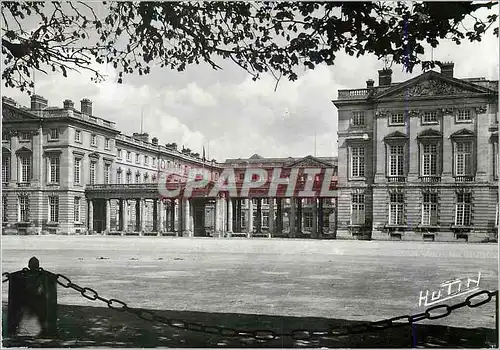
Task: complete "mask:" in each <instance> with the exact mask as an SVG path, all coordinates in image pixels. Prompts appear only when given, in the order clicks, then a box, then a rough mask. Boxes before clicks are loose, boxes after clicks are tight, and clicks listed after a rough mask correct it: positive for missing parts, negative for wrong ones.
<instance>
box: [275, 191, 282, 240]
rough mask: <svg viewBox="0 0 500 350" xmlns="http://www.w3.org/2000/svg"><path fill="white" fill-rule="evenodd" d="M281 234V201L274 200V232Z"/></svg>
mask: <svg viewBox="0 0 500 350" xmlns="http://www.w3.org/2000/svg"><path fill="white" fill-rule="evenodd" d="M282 232H283V200H282V199H281V198H276V232H275V233H279V234H280V235H281V233H282Z"/></svg>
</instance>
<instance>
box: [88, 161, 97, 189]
mask: <svg viewBox="0 0 500 350" xmlns="http://www.w3.org/2000/svg"><path fill="white" fill-rule="evenodd" d="M89 180H90V184H91V185H93V184H95V182H96V162H90V179H89Z"/></svg>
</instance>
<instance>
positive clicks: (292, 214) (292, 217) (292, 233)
mask: <svg viewBox="0 0 500 350" xmlns="http://www.w3.org/2000/svg"><path fill="white" fill-rule="evenodd" d="M295 209H296V208H295V198H290V233H289V234H288V236H289V237H295V232H296V230H295V229H296V225H297V217H296V213H295Z"/></svg>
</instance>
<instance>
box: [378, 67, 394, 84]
mask: <svg viewBox="0 0 500 350" xmlns="http://www.w3.org/2000/svg"><path fill="white" fill-rule="evenodd" d="M391 82H392V69H390V68H384V69H380V70H379V71H378V86H387V85H391Z"/></svg>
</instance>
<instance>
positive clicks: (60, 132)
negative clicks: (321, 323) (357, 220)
mask: <svg viewBox="0 0 500 350" xmlns="http://www.w3.org/2000/svg"><path fill="white" fill-rule="evenodd" d="M2 102H3V103H2V190H3V191H2V223H3V233H4V234H22V235H24V234H88V233H94V232H95V233H104V234H120V235H129V234H130V235H142V234H164V235H168V234H170V235H185V236H207V235H218V236H219V235H225V236H229V235H232V234H242V235H245V236H253V235H256V236H259V235H260V236H287V237H288V236H291V237H301V236H309V237H311V236H312V237H319V236H322V235H328V237H333V236H334V233H335V225H334V222H335V219H334V218H335V215H334V211H335V206H334V203H335V201H334V200H333V199H332V198H321V199H319V198H299V197H298V196H295V195H293V194H292V196H291V197H288V198H261V197H251V198H250V196H247V197H244V198H243V197H242V198H240V197H238V198H229V197H228V196H227V195H224V194H222V196H216V197H210V196H209V194H208V193H204V192H198V193H197V194H196V195H193V196H192V197H191V198H183V197H181V196H179V197H177V198H161V196H160V193H159V189H158V182H159V176H160V174H161V173H162V172H163V173H164V172H165V171H167V170H168V171H171V172H173V173H175V176H174V178H175V181H176V182H178V183H179V185H180V184H182V182H183V181H185V180H186V178H187V176H188V174H190V170H191V169H193V168H198V169H200V168H202V169H204V170H207V171H208V172H209V174H210V181H211V182H212V184H213V183H214V182H215V181H217V180H218V177H219V175H220V173H221V172H222V171H224V169H227V168H228V167H229V168H234V171H235V172H236V174H237V176H238V177H239V176H240V173H241V172H242V171H243V170H245V169H246V168H247V166H248V164H252V166H256V167H260V168H264V169H268V170H272V167H283V168H295V169H301V170H303V169H305V168H308V167H309V168H310V167H315V168H318V167H320V168H323V169H324V168H330V169H334V171H332V174H333V176H335V171H336V159H334V158H315V157H311V156H308V157H305V158H284V159H282V158H279V159H274V158H272V159H271V158H267V159H265V158H262V157H259V156H255V157H251V158H250V159H248V160H240V159H238V160H234V159H231V160H227V161H226V162H225V163H217V162H215V161H214V160H213V161H207V160H205V159H204V156H202V157H200V155H199V154H197V153H193V152H191V151H190V150H188V149H182V150H178V147H177V145H176V144H175V143H171V144H166V145H161V144H159V142H158V139H157V138H152V139H151V140H149V135H148V134H137V133H134V134H133V135H132V136H127V135H123V134H122V133H121V132H120V131H119V130H118V129H117V128H116V125H115V123H114V122H111V121H109V120H105V119H102V118H99V117H97V116H95V115H94V113H93V110H92V102H91V101H90V100H88V99H83V100H82V101H81V106H80V107H81V108H80V110H78V109H76V108H75V106H74V103H73V102H72V101H70V100H65V101H64V102H63V107H62V108H60V107H50V106H49V105H48V101H47V100H46V99H45V98H43V97H41V96H38V95H34V96H32V97H31V106H30V107H29V108H28V107H23V106H20V105H18V104H17V103H16V102H15V101H14V100H12V99H9V98H6V97H4V98H3V99H2ZM301 176H302V175H301ZM317 180H318V179H316V180H315V181H316V182H318V181H317ZM301 181H302V184H304V183H305V179H303V180H301ZM332 181H334V180H333V177H332ZM316 182H315V183H316ZM174 185H175V183H174ZM263 197H264V196H263ZM302 203H304V204H302ZM254 204H255V205H254ZM273 208H274V210H273ZM233 213H234V214H235V215H233ZM290 222H294V223H295V225H290ZM254 223H255V225H254Z"/></svg>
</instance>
